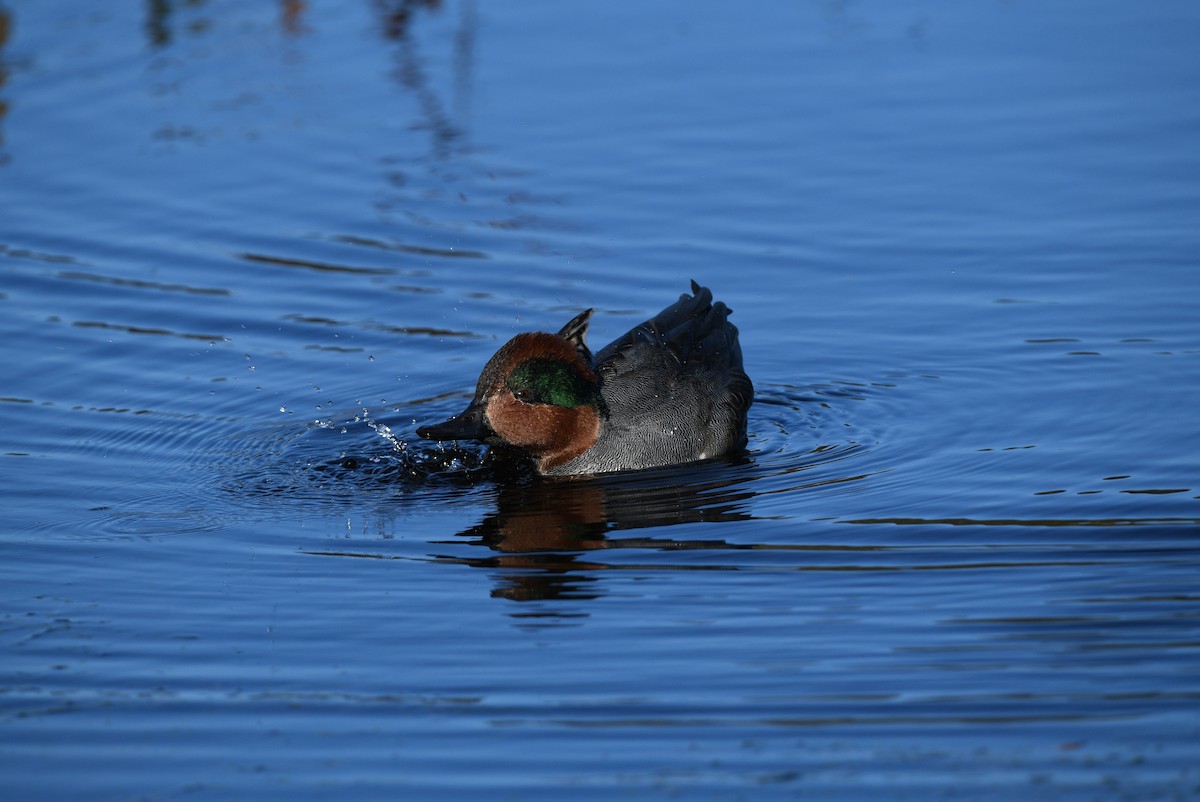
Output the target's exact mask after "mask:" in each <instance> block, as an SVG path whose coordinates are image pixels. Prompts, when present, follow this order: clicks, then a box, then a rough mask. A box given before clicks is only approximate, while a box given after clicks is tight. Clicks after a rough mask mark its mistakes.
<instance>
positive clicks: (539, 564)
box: [441, 474, 753, 601]
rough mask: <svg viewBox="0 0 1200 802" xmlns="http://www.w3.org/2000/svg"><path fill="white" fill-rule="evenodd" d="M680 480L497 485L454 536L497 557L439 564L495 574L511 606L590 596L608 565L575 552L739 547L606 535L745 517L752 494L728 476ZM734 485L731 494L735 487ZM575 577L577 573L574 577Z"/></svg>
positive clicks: (499, 590) (500, 591) (501, 593)
mask: <svg viewBox="0 0 1200 802" xmlns="http://www.w3.org/2000/svg"><path fill="white" fill-rule="evenodd" d="M680 478H681V477H680V476H678V475H675V476H673V477H672V476H669V475H663V476H662V477H660V478H659V479H656V480H646V479H635V480H632V481H631V480H630V479H628V478H625V479H620V480H611V479H607V478H603V477H596V478H589V479H571V480H539V481H534V482H532V483H528V484H513V485H507V486H505V487H503V488H502V489H501V490H500V492H499V495H498V496H497V498H496V508H495V510H494V511H493V512H491V513H489V514H488V515H487V517H486V518H484V520H483V521H482V522H481V523H479V524H478V525H476V526H473V527H471V528H470V529H467V530H466V531H463V532H461V533H459V536H460V537H467V538H473V540H474V543H475V544H477V545H481V546H486V547H487V548H489V549H491V550H492V551H493V552H498V553H499V554H498V555H492V556H489V557H478V558H465V559H456V558H442V559H441V561H443V562H452V563H459V564H465V565H471V566H475V567H479V568H491V569H496V568H499V569H511V572H510V571H506V570H502V571H501V573H500V574H499V576H498V577H497V578H498V582H499V583H498V585H497V587H496V588H495V589H494V590H493V591H492V595H493V596H495V597H499V598H506V599H511V600H513V601H529V600H534V599H550V598H560V597H569V598H572V599H581V598H595V597H596V596H597V595H599V594H598V592H597V588H596V587H595V586H594V585H592V584H591V583H592V582H594V578H593V577H589V576H587V573H588V572H595V571H599V570H602V569H605V568H608V567H610V566H608V565H606V564H603V563H593V562H588V561H586V559H584V558H583V555H582V554H580V552H589V551H596V550H600V549H619V548H638V549H655V550H664V549H669V550H676V549H712V548H719V549H739V548H745V547H744V546H740V545H737V544H730V543H727V542H725V541H723V540H721V541H711V540H704V541H701V540H685V541H681V540H674V539H667V538H645V537H639V538H612V537H610V536H609V535H610V533H612V532H615V531H620V530H626V529H641V528H649V527H661V526H670V525H673V524H680V523H696V522H730V521H744V520H750V519H751V517H752V516H750V514H749V513H748V512H746V511H745V510H744V509H743V504H742V502H743V501H745V500H746V499H748V498H749V497H750V496H751V495H753V494H752V493H750V492H749V491H747V490H745V489H742V488H740V483H739V482H736V481H735V478H734V477H731V476H729V475H727V474H726V475H724V476H720V477H717V478H715V479H714V480H713V481H709V482H701V483H683V484H680V483H679V482H680ZM735 486H738V489H735ZM581 572H582V573H581Z"/></svg>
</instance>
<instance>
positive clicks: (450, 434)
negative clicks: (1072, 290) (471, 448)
mask: <svg viewBox="0 0 1200 802" xmlns="http://www.w3.org/2000/svg"><path fill="white" fill-rule="evenodd" d="M493 434H494V433H493V432H492V430H491V427H489V426H488V425H487V421H485V420H484V419H483V410H482V409H481V408H479V407H477V406H475V405H474V404H472V405H471V406H469V407H467V408H466V409H465V410H464V411H463V412H462V414H461V415H455V416H454V417H453V418H451V419H450V420H448V421H446V422H445V423H435V424H433V425H432V426H422V427H421V428H420V429H417V435H418V436H420V437H424V438H425V439H426V440H487V439H488V438H489V437H492V436H493Z"/></svg>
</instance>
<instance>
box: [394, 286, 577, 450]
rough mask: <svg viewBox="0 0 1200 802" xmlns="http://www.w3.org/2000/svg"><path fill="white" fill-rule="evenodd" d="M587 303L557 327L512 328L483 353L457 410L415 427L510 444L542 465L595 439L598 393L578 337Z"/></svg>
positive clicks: (427, 433) (447, 436)
mask: <svg viewBox="0 0 1200 802" xmlns="http://www.w3.org/2000/svg"><path fill="white" fill-rule="evenodd" d="M591 314H592V310H591V309H588V310H587V311H586V312H583V313H582V314H580V315H578V316H577V317H575V318H574V319H573V320H572V321H571V322H570V323H568V324H567V325H566V326H564V327H563V328H562V330H561V331H559V332H558V334H548V333H545V332H530V333H527V334H518V335H517V336H516V337H513V338H512V339H511V340H509V341H508V342H507V343H505V345H504V347H503V348H501V349H500V350H499V351H497V352H496V354H495V355H494V356H493V357H492V358H491V359H490V360H488V363H487V365H486V366H485V367H484V369H483V373H481V374H480V375H479V382H478V383H477V384H476V385H475V397H474V398H473V399H472V400H471V403H470V404H469V405H468V406H467V408H466V409H465V410H463V411H462V412H461V413H460V414H458V415H456V416H454V417H453V418H450V420H448V421H446V422H444V423H440V424H435V425H432V426H423V427H421V428H420V429H418V430H417V434H418V435H420V436H421V437H424V438H426V439H428V440H479V441H481V442H484V443H488V444H490V445H500V444H504V445H509V446H513V447H515V448H517V449H519V450H521V451H523V452H525V453H526V454H528V455H529V456H531V457H533V458H534V460H536V461H537V465H538V470H540V471H542V472H545V471H547V470H549V469H551V468H554V467H555V466H557V465H561V464H562V463H564V462H567V461H568V460H572V459H574V458H575V457H577V456H579V455H580V454H582V453H583V452H585V451H587V450H588V449H589V448H591V447H592V446H593V445H595V444H596V439H597V438H598V437H599V435H600V393H599V387H598V385H597V382H596V373H595V371H594V370H593V369H592V364H591V362H592V360H591V353H590V352H589V351H588V348H587V345H586V344H585V342H584V337H585V335H586V333H587V324H588V319H589V318H590V317H591Z"/></svg>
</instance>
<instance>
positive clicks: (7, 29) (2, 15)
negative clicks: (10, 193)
mask: <svg viewBox="0 0 1200 802" xmlns="http://www.w3.org/2000/svg"><path fill="white" fill-rule="evenodd" d="M11 35H12V14H11V13H10V12H9V11H8V9H6V8H0V89H3V88H4V84H5V83H6V82H7V81H8V70H6V69H5V68H4V46H5V45H6V44H8V40H9V37H10V36H11ZM7 113H8V103H7V102H5V100H4V98H2V97H0V146H2V145H3V144H4V115H5V114H7ZM3 160H4V157H3V154H0V162H3Z"/></svg>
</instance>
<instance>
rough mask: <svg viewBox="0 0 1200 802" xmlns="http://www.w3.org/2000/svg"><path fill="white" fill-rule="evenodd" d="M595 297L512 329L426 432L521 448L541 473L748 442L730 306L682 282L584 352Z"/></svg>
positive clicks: (671, 458)
mask: <svg viewBox="0 0 1200 802" xmlns="http://www.w3.org/2000/svg"><path fill="white" fill-rule="evenodd" d="M594 311H595V310H594V309H586V310H584V311H583V312H580V313H579V314H578V315H576V316H575V317H573V318H572V319H571V320H570V321H568V322H567V324H566V325H565V326H563V327H562V328H561V329H560V330H559V331H558V332H557V333H556V334H550V333H549V332H543V331H539V332H525V333H521V334H518V335H516V336H515V337H513V338H512V339H511V340H509V341H508V342H507V343H505V344H504V345H503V346H502V347H501V348H500V350H498V351H497V352H496V353H495V355H494V356H492V358H491V359H490V360H488V362H487V364H486V365H485V366H484V368H483V371H482V373H480V375H479V380H478V382H477V383H476V385H475V394H474V397H473V398H472V399H471V402H470V404H468V405H467V408H466V409H465V410H463V411H462V412H461V413H459V414H458V415H455V416H454V417H452V418H450V419H449V420H446V421H444V422H442V423H438V424H433V425H428V426H422V427H420V428H418V430H417V434H418V435H419V436H420V437H422V438H425V439H427V440H439V441H445V440H476V441H479V442H482V443H485V444H487V445H489V446H491V447H493V448H496V447H502V451H503V452H504V453H507V452H510V451H512V452H516V454H517V455H518V456H519V457H523V458H527V459H529V460H531V461H532V462H533V464H534V467H535V468H536V470H537V472H538V473H539V474H541V475H542V476H580V475H590V474H605V473H613V472H618V471H635V470H643V469H647V468H660V467H665V466H673V465H681V464H686V463H691V462H696V461H699V460H705V459H710V458H714V457H720V456H724V455H730V454H734V453H737V452H739V451H741V450H743V449H744V448H745V446H746V413H747V410H749V408H750V404H751V403H752V401H753V397H754V386H753V384H752V383H751V381H750V378H749V377H748V376H747V375H746V372H745V370H744V369H743V367H742V349H741V345H740V344H739V342H738V330H737V327H735V326H734V325H733V324H732V323H730V322H729V315H730V312H731V311H732V310H730V309H729V307H728V306H726V305H725V304H724V303H722V302H721V301H713V295H712V291H711V290H709V289H708V288H707V287H701V286H700V285H699V284H697V283H696V282H695V281H692V282H691V293H683V294H682V295H680V297H679V300H678V301H676V302H675V303H673V304H671V305H670V306H668V307H667V308H665V309H663V310H662V311H661V312H659V313H658V314H657V315H655V316H654V317H652V318H650V319H649V320H647V321H645V322H644V323H642V324H640V325H638V326H635V327H634V328H633V329H631V330H630V331H628V332H626V333H625V334H624V335H622V336H621V337H618V338H617V339H616V340H614V341H613V342H611V343H609V344H608V345H606V346H605V347H604V348H602V349H600V351H599V352H598V353H596V354H595V355H594V356H593V354H592V352H591V350H590V349H589V348H588V345H587V340H586V338H587V330H588V324H589V323H590V321H591V318H592V314H593V312H594Z"/></svg>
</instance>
